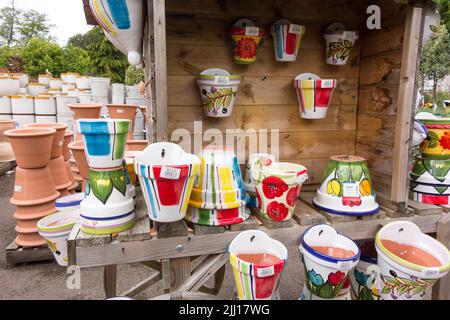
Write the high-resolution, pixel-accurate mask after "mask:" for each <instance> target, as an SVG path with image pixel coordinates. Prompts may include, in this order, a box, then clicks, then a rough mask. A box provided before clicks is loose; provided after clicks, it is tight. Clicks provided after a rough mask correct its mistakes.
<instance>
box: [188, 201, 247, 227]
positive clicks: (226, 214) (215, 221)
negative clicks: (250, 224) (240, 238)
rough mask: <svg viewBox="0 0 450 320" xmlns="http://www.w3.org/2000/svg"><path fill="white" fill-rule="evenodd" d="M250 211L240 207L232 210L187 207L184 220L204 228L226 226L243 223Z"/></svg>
mask: <svg viewBox="0 0 450 320" xmlns="http://www.w3.org/2000/svg"><path fill="white" fill-rule="evenodd" d="M249 217H250V210H249V209H248V208H246V206H245V205H242V206H240V207H237V208H233V209H203V208H194V207H191V206H189V207H188V212H187V214H186V220H188V221H190V222H192V223H195V224H200V225H205V226H227V225H231V224H237V223H241V222H244V221H245V220H247V219H248V218H249Z"/></svg>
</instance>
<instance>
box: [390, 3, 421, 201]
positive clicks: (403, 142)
mask: <svg viewBox="0 0 450 320" xmlns="http://www.w3.org/2000/svg"><path fill="white" fill-rule="evenodd" d="M421 29H422V8H419V7H413V6H409V7H408V10H407V14H406V22H405V31H404V37H403V54H402V66H401V69H400V85H399V93H398V109H397V122H396V135H395V145H394V159H393V162H394V163H393V165H394V167H393V172H392V189H391V200H393V201H394V202H396V203H402V204H403V205H402V207H403V208H405V209H406V205H407V201H408V183H407V181H408V174H409V165H408V161H409V146H410V138H411V131H412V121H413V109H414V105H415V101H416V95H417V87H416V82H415V80H416V73H417V67H418V60H419V47H420V35H421Z"/></svg>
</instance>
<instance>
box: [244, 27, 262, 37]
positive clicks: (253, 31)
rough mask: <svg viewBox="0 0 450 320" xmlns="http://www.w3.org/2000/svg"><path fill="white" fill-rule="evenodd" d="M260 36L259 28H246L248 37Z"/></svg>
mask: <svg viewBox="0 0 450 320" xmlns="http://www.w3.org/2000/svg"><path fill="white" fill-rule="evenodd" d="M258 34H259V28H258V27H245V35H246V36H257V35H258Z"/></svg>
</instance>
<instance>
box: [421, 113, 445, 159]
mask: <svg viewBox="0 0 450 320" xmlns="http://www.w3.org/2000/svg"><path fill="white" fill-rule="evenodd" d="M416 119H417V117H416ZM419 120H420V122H422V123H423V124H424V125H425V127H426V128H427V130H428V133H427V137H426V138H425V140H424V141H423V142H422V144H421V145H420V153H421V155H422V158H430V159H450V118H437V117H436V118H434V119H419Z"/></svg>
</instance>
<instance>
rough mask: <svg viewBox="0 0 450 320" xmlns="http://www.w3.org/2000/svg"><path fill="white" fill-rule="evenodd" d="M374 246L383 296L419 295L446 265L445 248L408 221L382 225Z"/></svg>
mask: <svg viewBox="0 0 450 320" xmlns="http://www.w3.org/2000/svg"><path fill="white" fill-rule="evenodd" d="M375 249H376V250H377V254H378V267H379V272H380V274H379V279H380V286H379V288H380V289H381V290H380V294H381V297H382V299H384V300H420V299H423V297H424V296H425V294H426V293H427V292H428V291H430V290H431V288H432V287H433V285H434V284H435V283H436V282H437V280H438V279H439V278H442V277H444V276H445V275H446V274H447V273H448V271H449V269H450V252H449V251H448V249H447V248H446V247H445V246H444V245H443V244H442V243H440V242H439V241H437V240H435V239H433V238H432V237H430V236H428V235H426V234H424V233H422V231H421V230H420V228H419V227H418V226H417V225H415V224H414V223H412V222H409V221H396V222H391V223H389V224H387V225H385V226H383V227H382V228H381V229H380V230H379V231H378V232H377V234H376V237H375ZM416 260H417V261H416ZM419 261H420V264H419ZM422 262H424V263H422ZM425 263H426V264H427V265H428V266H425V265H424V264H425Z"/></svg>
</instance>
